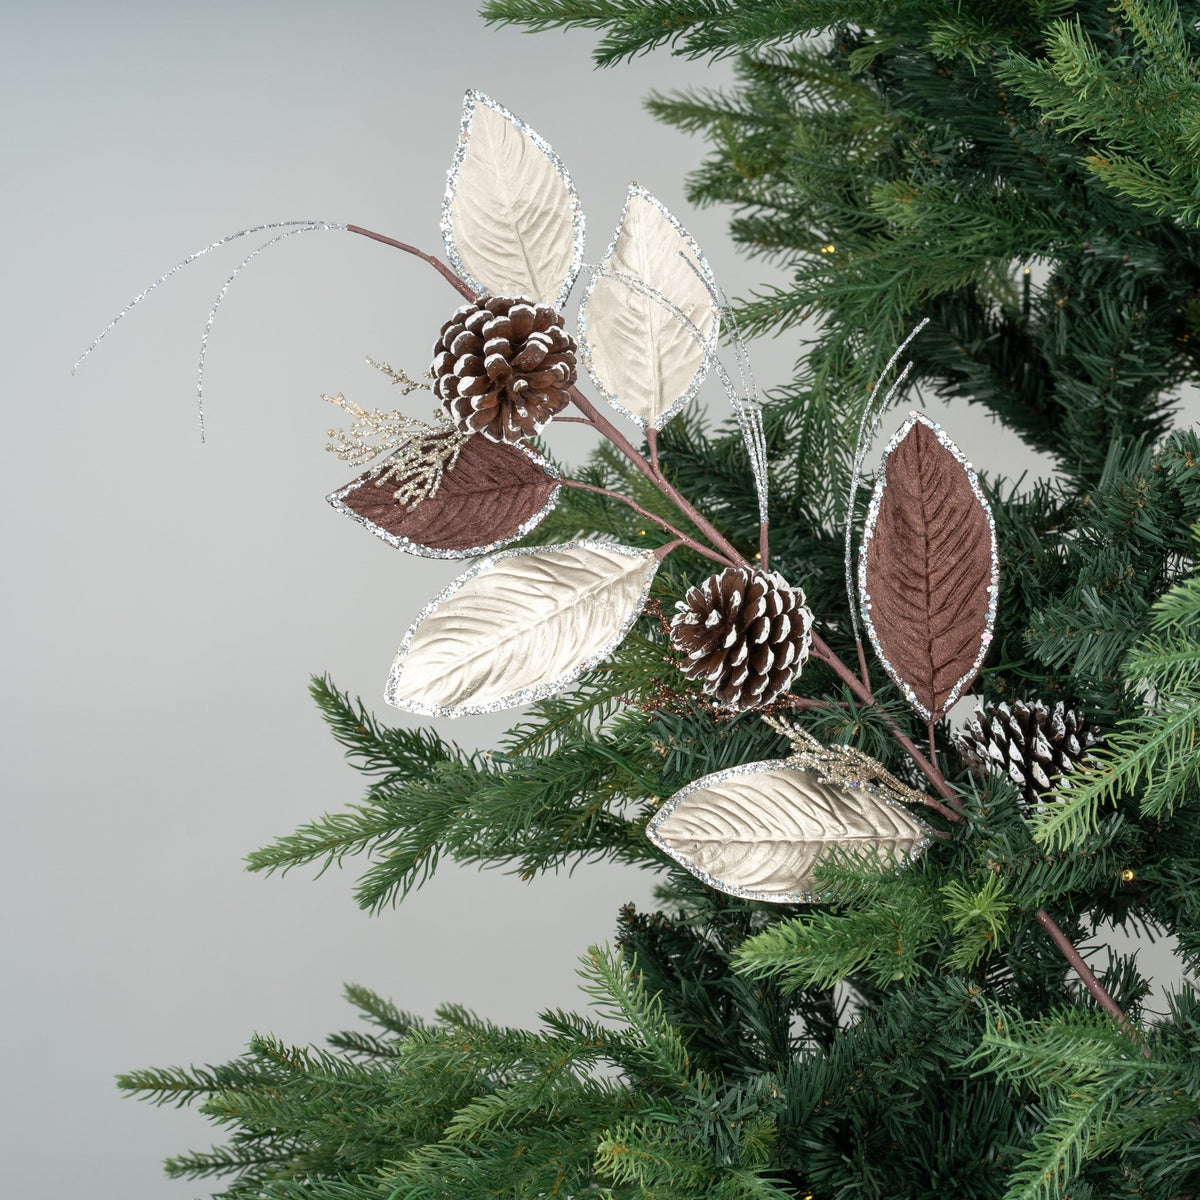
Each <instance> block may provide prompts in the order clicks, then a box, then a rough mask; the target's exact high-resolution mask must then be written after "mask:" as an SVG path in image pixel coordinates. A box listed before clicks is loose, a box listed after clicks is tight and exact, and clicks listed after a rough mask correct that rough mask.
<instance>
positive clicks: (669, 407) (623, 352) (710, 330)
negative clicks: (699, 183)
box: [578, 183, 720, 429]
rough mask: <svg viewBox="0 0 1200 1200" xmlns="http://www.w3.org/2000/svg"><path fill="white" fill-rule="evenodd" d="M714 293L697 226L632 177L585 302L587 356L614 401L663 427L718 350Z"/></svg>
mask: <svg viewBox="0 0 1200 1200" xmlns="http://www.w3.org/2000/svg"><path fill="white" fill-rule="evenodd" d="M715 294H716V282H715V280H714V279H713V274H712V271H711V269H710V268H709V265H708V260H707V259H706V258H705V257H704V254H703V252H702V251H701V249H700V247H699V246H697V245H696V243H695V241H694V240H693V238H692V237H691V235H690V234H689V233H688V232H687V230H686V229H684V228H683V226H682V225H680V223H679V222H678V221H677V220H676V219H675V217H674V216H672V214H671V213H670V212H669V211H668V209H667V208H666V206H665V205H664V204H663V203H662V202H661V201H659V200H656V199H655V198H654V197H653V196H652V195H651V194H650V193H649V192H648V191H646V189H645V188H642V187H639V186H638V185H637V184H636V183H635V184H632V185H631V186H630V188H629V193H628V195H627V196H626V198H625V207H624V208H623V209H622V211H621V219H620V221H619V222H618V224H617V232H616V234H615V235H614V237H613V240H612V243H611V244H610V245H609V247H608V250H607V251H606V252H605V255H604V259H603V261H602V262H601V264H600V266H599V268H598V269H597V271H596V273H595V274H594V275H593V276H592V279H591V282H590V283H589V284H588V287H587V291H586V292H585V293H584V296H583V299H582V300H581V301H580V305H579V321H578V331H579V352H580V359H581V361H582V362H583V364H584V366H585V367H586V368H587V371H588V374H589V375H591V377H592V381H593V382H594V383H595V385H596V387H597V388H598V389H599V390H600V392H601V393H602V394H603V395H604V397H605V399H606V400H608V402H609V403H610V404H611V405H612V406H613V407H614V408H615V409H617V410H618V411H619V412H622V413H624V414H625V415H626V416H627V417H630V418H632V419H633V420H634V421H636V422H637V423H638V424H639V425H641V426H642V427H643V428H644V427H646V426H649V427H650V428H652V429H661V428H662V427H663V426H664V425H665V424H666V423H667V422H668V421H670V420H671V418H672V417H674V416H675V415H676V414H677V413H678V412H679V411H680V410H681V409H682V408H683V407H684V405H685V404H687V403H688V401H689V400H691V399H692V397H693V396H695V394H696V393H697V392H698V391H699V390H700V385H701V384H702V383H703V382H704V377H705V375H706V374H707V373H708V367H709V363H710V361H711V359H712V356H713V354H714V353H715V350H716V344H717V334H718V331H719V327H720V309H719V307H718V306H717V304H716V302H715V300H714V296H715Z"/></svg>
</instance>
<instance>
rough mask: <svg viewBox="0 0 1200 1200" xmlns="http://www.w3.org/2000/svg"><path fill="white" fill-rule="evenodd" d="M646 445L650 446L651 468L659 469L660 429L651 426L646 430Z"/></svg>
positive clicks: (655, 470) (653, 469)
mask: <svg viewBox="0 0 1200 1200" xmlns="http://www.w3.org/2000/svg"><path fill="white" fill-rule="evenodd" d="M646 445H647V446H648V447H649V448H650V469H651V470H652V471H654V472H656V473H657V471H658V430H657V429H654V428H653V427H651V428H650V429H647V430H646Z"/></svg>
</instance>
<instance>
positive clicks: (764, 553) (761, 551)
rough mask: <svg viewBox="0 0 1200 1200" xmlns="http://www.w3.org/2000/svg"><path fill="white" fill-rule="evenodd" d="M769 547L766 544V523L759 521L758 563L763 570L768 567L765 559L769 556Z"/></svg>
mask: <svg viewBox="0 0 1200 1200" xmlns="http://www.w3.org/2000/svg"><path fill="white" fill-rule="evenodd" d="M770 553H771V551H770V549H769V547H768V545H767V523H766V521H759V523H758V563H759V566H761V567H762V569H763V570H764V571H766V570H767V569H768V567H767V559H768V558H769V557H770Z"/></svg>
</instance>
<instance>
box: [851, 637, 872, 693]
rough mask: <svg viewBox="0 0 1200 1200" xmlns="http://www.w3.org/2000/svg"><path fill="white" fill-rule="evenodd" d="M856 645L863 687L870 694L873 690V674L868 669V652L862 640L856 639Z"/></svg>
mask: <svg viewBox="0 0 1200 1200" xmlns="http://www.w3.org/2000/svg"><path fill="white" fill-rule="evenodd" d="M854 644H855V646H856V647H857V648H858V673H859V674H860V675H861V676H862V681H863V686H864V687H865V688H866V689H867V691H868V692H869V691H870V690H871V672H870V671H869V670H868V669H867V652H866V650H865V648H864V647H863V644H862V638H855V639H854Z"/></svg>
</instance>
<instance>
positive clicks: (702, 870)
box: [646, 758, 930, 904]
mask: <svg viewBox="0 0 1200 1200" xmlns="http://www.w3.org/2000/svg"><path fill="white" fill-rule="evenodd" d="M646 836H647V837H648V838H649V839H650V841H652V842H653V843H654V845H656V846H657V847H658V848H659V849H660V850H662V851H663V852H664V853H665V854H668V855H670V856H671V858H673V859H674V860H675V861H676V862H677V863H679V864H680V866H682V867H686V868H687V870H689V871H690V872H691V873H692V874H693V875H695V876H696V878H697V879H700V880H701V881H702V882H704V883H706V884H708V886H709V887H713V888H716V889H717V890H718V891H721V892H728V893H729V895H731V896H739V897H741V898H742V899H743V900H766V901H769V902H770V903H772V904H818V903H821V902H822V901H827V900H829V899H830V898H831V897H830V896H829V895H828V894H826V893H822V892H820V891H819V890H817V885H816V881H815V880H814V878H813V870H814V868H815V867H816V865H817V864H818V863H819V862H820V861H821V858H822V856H823V855H825V854H826V853H827V852H828V851H829V850H831V849H834V848H837V847H840V848H841V849H843V850H846V851H849V852H851V853H862V852H864V851H865V852H867V853H874V854H876V855H878V857H879V861H880V864H881V866H883V867H885V868H886V867H888V866H898V865H902V864H904V863H907V862H911V861H912V860H914V859H916V858H917V857H919V856H920V855H921V854H922V853H923V852H924V850H925V848H926V847H927V846H928V845H929V840H930V839H929V830H928V827H927V826H926V825H925V824H924V823H923V822H921V821H919V820H917V818H916V817H914V816H913V815H912V814H911V813H910V812H909V811H908V810H907V809H906V808H905V807H904V806H903V804H901V803H900V802H899V801H898V800H896V799H895V798H894V797H892V796H891V795H889V794H888V792H887V790H886V789H885V788H881V787H878V786H876V785H875V784H873V783H867V782H861V783H858V784H856V785H850V784H844V783H834V782H832V781H830V780H829V779H827V778H824V777H823V775H822V773H821V772H820V771H819V770H818V769H815V768H812V767H810V766H808V765H807V764H805V763H804V762H803V760H802V759H797V758H789V759H780V760H774V761H767V762H753V763H744V764H742V765H741V766H737V767H732V768H729V769H727V770H724V771H717V772H715V773H714V774H712V775H705V776H704V778H703V779H697V780H696V781H695V782H694V783H690V784H688V786H687V787H685V788H683V789H682V790H681V791H679V792H676V794H675V795H674V796H672V797H671V798H670V799H669V800H668V801H667V802H666V804H664V805H663V806H662V808H661V809H659V811H658V812H657V813H656V814H655V815H654V817H653V819H652V820H651V821H650V823H649V825H648V826H647V827H646Z"/></svg>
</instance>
